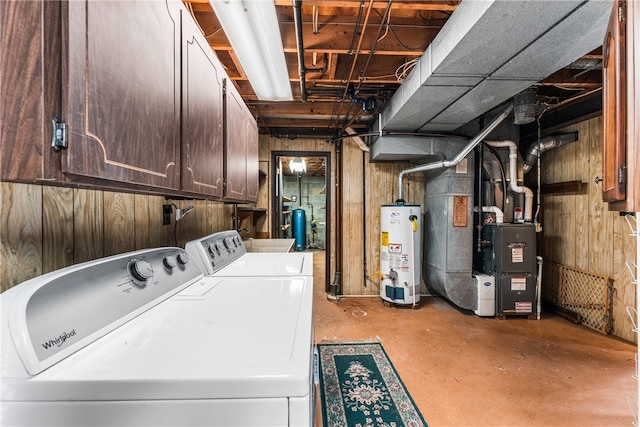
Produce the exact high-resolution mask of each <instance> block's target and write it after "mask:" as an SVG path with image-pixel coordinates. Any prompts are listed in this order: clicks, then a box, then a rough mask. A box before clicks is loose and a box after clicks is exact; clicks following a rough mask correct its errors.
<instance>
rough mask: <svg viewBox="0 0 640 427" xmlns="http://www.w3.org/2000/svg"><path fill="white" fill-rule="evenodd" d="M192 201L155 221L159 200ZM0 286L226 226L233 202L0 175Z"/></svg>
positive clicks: (171, 243)
mask: <svg viewBox="0 0 640 427" xmlns="http://www.w3.org/2000/svg"><path fill="white" fill-rule="evenodd" d="M165 203H175V204H176V205H178V206H179V207H180V208H184V207H185V206H186V205H188V204H189V203H193V204H194V205H195V209H194V210H193V211H191V212H190V213H189V214H188V215H187V216H185V217H184V218H183V219H182V220H181V221H179V222H178V226H177V228H176V230H175V231H176V239H177V242H176V241H175V240H176V239H174V224H175V210H174V212H173V214H172V220H171V225H162V205H163V204H165ZM0 207H1V209H0V285H1V290H2V291H5V290H6V289H8V288H10V287H12V286H14V285H17V284H19V283H22V282H23V281H25V280H28V279H31V278H33V277H35V276H39V275H41V274H44V273H48V272H50V271H53V270H57V269H60V268H63V267H67V266H69V265H73V264H77V263H80V262H84V261H89V260H93V259H96V258H102V257H105V256H109V255H115V254H119V253H123V252H128V251H133V250H138V249H144V248H153V247H160V246H176V245H177V246H179V247H184V245H185V244H186V243H187V242H188V241H189V240H193V239H195V238H198V237H201V236H205V235H208V234H211V233H214V232H216V231H220V230H227V229H229V228H231V227H232V224H233V222H232V220H233V219H232V214H233V205H225V204H224V203H220V202H211V201H203V200H179V201H175V200H169V201H167V200H165V198H164V197H162V196H148V195H139V194H130V193H117V192H110V191H98V190H79V189H73V188H64V187H50V186H43V185H33V184H14V183H8V182H0Z"/></svg>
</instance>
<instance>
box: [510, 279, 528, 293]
mask: <svg viewBox="0 0 640 427" xmlns="http://www.w3.org/2000/svg"><path fill="white" fill-rule="evenodd" d="M511 290H512V291H526V290H527V278H526V277H512V278H511Z"/></svg>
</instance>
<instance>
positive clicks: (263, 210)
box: [238, 207, 267, 213]
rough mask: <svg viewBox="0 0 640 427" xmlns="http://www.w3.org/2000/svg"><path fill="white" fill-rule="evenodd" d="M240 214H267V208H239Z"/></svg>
mask: <svg viewBox="0 0 640 427" xmlns="http://www.w3.org/2000/svg"><path fill="white" fill-rule="evenodd" d="M238 212H256V213H266V212H267V210H266V209H265V208H248V207H238Z"/></svg>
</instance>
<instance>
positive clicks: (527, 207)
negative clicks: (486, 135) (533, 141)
mask: <svg viewBox="0 0 640 427" xmlns="http://www.w3.org/2000/svg"><path fill="white" fill-rule="evenodd" d="M485 143H487V144H488V145H490V146H492V147H497V148H501V147H507V148H508V149H509V180H510V187H511V189H512V190H513V191H514V192H516V193H524V220H525V222H531V220H532V218H533V191H531V189H530V188H528V187H525V186H523V185H518V177H517V175H518V169H517V167H518V146H517V145H516V143H515V142H513V141H509V140H506V141H485Z"/></svg>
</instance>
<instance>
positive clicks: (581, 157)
mask: <svg viewBox="0 0 640 427" xmlns="http://www.w3.org/2000/svg"><path fill="white" fill-rule="evenodd" d="M576 130H577V131H578V141H576V142H574V143H573V144H575V145H576V150H575V164H576V175H575V179H576V180H578V181H581V182H585V183H587V188H588V187H590V186H594V185H595V183H594V182H593V179H591V178H590V175H589V173H590V172H589V168H588V167H585V166H584V165H588V164H589V161H590V160H589V159H590V158H591V144H590V143H589V139H590V138H591V136H590V126H589V122H581V123H578V124H577V125H576ZM574 197H575V200H576V204H575V211H576V215H575V264H574V265H573V266H574V267H575V268H577V269H579V270H582V271H589V216H588V215H587V214H586V212H588V206H589V194H588V193H587V194H576V195H575V196H574Z"/></svg>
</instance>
